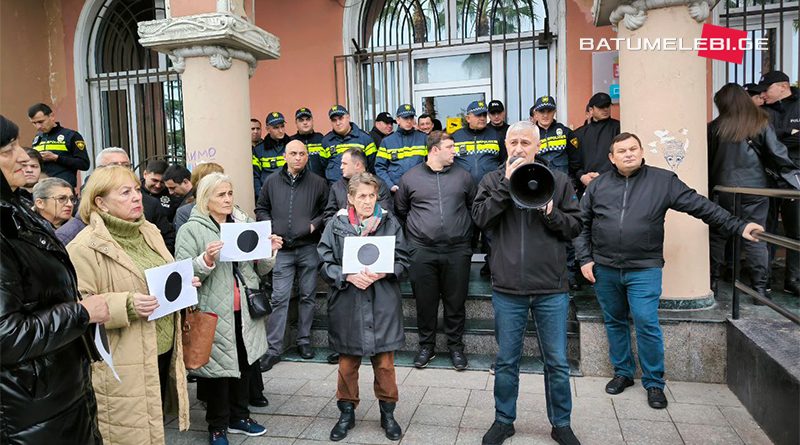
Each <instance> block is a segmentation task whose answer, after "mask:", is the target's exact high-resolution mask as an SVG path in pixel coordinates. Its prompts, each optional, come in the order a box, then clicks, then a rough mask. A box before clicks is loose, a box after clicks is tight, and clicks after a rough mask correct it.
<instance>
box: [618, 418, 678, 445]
mask: <svg viewBox="0 0 800 445" xmlns="http://www.w3.org/2000/svg"><path fill="white" fill-rule="evenodd" d="M619 425H620V427H621V428H622V437H623V438H624V439H625V442H627V443H628V444H631V443H641V444H645V443H647V444H658V445H672V444H676V445H682V444H683V441H682V440H681V436H680V435H679V434H678V430H677V429H675V425H674V424H673V423H672V422H652V421H649V420H627V419H622V420H620V421H619Z"/></svg>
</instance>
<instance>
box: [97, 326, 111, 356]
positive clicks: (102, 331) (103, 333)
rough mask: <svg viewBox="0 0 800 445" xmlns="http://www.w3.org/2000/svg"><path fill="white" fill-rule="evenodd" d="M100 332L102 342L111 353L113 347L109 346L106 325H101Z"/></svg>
mask: <svg viewBox="0 0 800 445" xmlns="http://www.w3.org/2000/svg"><path fill="white" fill-rule="evenodd" d="M98 332H99V333H100V342H101V343H103V349H105V350H106V351H108V353H109V354H110V353H111V348H110V347H109V346H108V334H106V328H105V327H104V326H100V329H99V331H98Z"/></svg>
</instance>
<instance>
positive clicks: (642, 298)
mask: <svg viewBox="0 0 800 445" xmlns="http://www.w3.org/2000/svg"><path fill="white" fill-rule="evenodd" d="M610 150H611V152H610V153H609V155H608V159H609V160H610V161H611V163H612V164H613V165H614V170H613V171H609V172H606V173H603V174H602V175H600V176H598V177H597V178H595V179H593V180H592V182H591V184H589V187H588V188H587V189H586V193H585V194H584V195H583V198H582V199H581V218H582V220H583V229H582V231H581V234H580V236H579V237H578V239H576V240H575V249H576V251H577V254H578V261H579V262H580V264H581V272H582V273H583V276H584V277H585V278H586V279H587V280H588V281H589V282H591V283H594V285H595V286H594V289H595V294H597V300H598V301H599V302H600V307H601V309H602V311H603V318H604V320H605V326H606V333H607V335H608V349H609V356H610V360H611V364H612V365H613V367H614V378H613V379H611V381H610V382H608V384H607V385H606V392H607V393H609V394H619V393H621V392H622V391H624V390H625V388H626V387H628V386H632V385H633V376H634V373H635V371H636V365H635V364H634V361H633V352H632V350H631V339H630V328H629V324H628V323H629V322H628V315H629V313H630V316H631V317H632V318H633V323H634V325H635V327H636V344H637V351H638V357H639V365H640V366H641V368H642V386H644V388H645V389H646V390H647V402H648V404H649V405H650V406H651V407H652V408H655V409H663V408H666V407H667V399H666V397H665V396H664V342H663V338H662V333H661V327H660V326H659V323H658V303H659V299H660V298H661V276H662V268H663V267H664V216H665V215H666V213H667V210H669V209H673V210H677V211H679V212H684V213H688V214H689V215H691V216H694V217H695V218H699V219H702V220H703V222H705V223H706V224H709V225H711V226H713V227H715V228H717V229H718V230H720V231H722V232H724V233H725V234H727V235H728V236H730V235H733V234H740V235H741V236H742V237H743V238H745V239H747V240H750V241H755V238H754V237H753V235H754V234H755V233H757V232H759V231H763V230H764V228H763V227H761V226H759V225H758V224H754V223H749V224H748V223H745V222H744V221H741V220H740V219H738V218H735V217H733V216H731V214H730V213H728V212H727V211H726V210H725V209H723V208H722V207H720V206H718V205H716V204H714V203H713V202H711V201H709V200H708V199H707V198H705V197H703V196H701V195H699V194H698V193H697V192H696V191H694V190H693V189H691V188H689V187H688V186H687V185H686V184H685V183H683V182H682V181H681V180H680V179H678V175H676V174H675V173H674V172H671V171H669V170H664V169H661V168H657V167H651V166H648V165H645V163H644V150H643V149H642V143H641V141H640V140H639V138H638V137H637V136H636V135H634V134H631V133H621V134H620V135H618V136H617V137H615V138H614V140H613V141H612V146H611V149H610Z"/></svg>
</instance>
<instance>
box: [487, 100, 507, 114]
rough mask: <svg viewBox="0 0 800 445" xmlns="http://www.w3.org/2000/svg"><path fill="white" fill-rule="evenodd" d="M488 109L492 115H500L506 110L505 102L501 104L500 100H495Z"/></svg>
mask: <svg viewBox="0 0 800 445" xmlns="http://www.w3.org/2000/svg"><path fill="white" fill-rule="evenodd" d="M487 108H488V109H489V112H490V113H500V112H502V111H504V110H505V109H506V107H505V106H504V105H503V102H500V101H499V100H493V101H491V102H489V106H488V107H487Z"/></svg>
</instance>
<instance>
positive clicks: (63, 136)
mask: <svg viewBox="0 0 800 445" xmlns="http://www.w3.org/2000/svg"><path fill="white" fill-rule="evenodd" d="M33 148H34V149H35V150H36V151H40V152H41V151H49V152H52V153H53V154H56V155H58V159H57V160H56V161H55V162H44V163H42V173H46V174H47V176H49V177H51V178H61V179H63V180H65V181H67V182H69V183H70V184H71V185H72V186H73V187H75V186H76V185H77V183H78V182H77V181H78V180H77V173H78V170H81V171H86V170H89V165H90V163H89V155H88V154H87V153H86V141H85V140H84V139H83V136H81V135H80V133H78V132H77V131H75V130H70V129H69V128H64V127H62V126H61V124H60V123H58V122H57V123H56V126H55V127H53V129H52V130H50V131H48V132H47V133H41V132H40V133H37V134H36V136H35V137H34V138H33Z"/></svg>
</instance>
